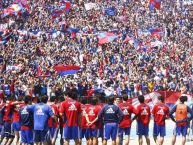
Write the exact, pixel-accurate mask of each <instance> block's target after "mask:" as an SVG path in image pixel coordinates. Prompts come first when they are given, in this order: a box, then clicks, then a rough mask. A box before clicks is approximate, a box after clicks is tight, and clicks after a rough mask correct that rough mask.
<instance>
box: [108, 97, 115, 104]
mask: <svg viewBox="0 0 193 145" xmlns="http://www.w3.org/2000/svg"><path fill="white" fill-rule="evenodd" d="M114 100H115V97H114V96H110V97H109V98H108V99H107V103H108V104H109V105H113V104H114Z"/></svg>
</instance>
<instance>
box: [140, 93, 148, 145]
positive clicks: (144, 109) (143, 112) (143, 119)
mask: <svg viewBox="0 0 193 145" xmlns="http://www.w3.org/2000/svg"><path fill="white" fill-rule="evenodd" d="M138 100H139V102H140V104H139V105H138V106H137V108H136V109H137V116H136V117H137V135H138V137H139V145H142V144H143V138H142V136H143V135H144V136H145V138H146V142H147V145H150V139H149V122H150V117H151V112H150V107H149V106H148V105H147V104H145V103H144V102H145V98H144V96H142V95H140V96H138Z"/></svg>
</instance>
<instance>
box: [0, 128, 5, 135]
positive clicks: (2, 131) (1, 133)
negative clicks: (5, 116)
mask: <svg viewBox="0 0 193 145" xmlns="http://www.w3.org/2000/svg"><path fill="white" fill-rule="evenodd" d="M3 133H4V127H3V125H0V136H2V135H3Z"/></svg>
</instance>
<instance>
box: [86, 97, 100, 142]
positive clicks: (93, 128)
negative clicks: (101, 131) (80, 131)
mask: <svg viewBox="0 0 193 145" xmlns="http://www.w3.org/2000/svg"><path fill="white" fill-rule="evenodd" d="M97 103H98V100H97V98H93V99H92V100H91V105H90V106H89V107H88V111H87V112H88V113H87V116H86V120H87V123H88V125H89V128H88V129H87V130H88V131H87V132H88V137H89V140H88V145H97V144H98V141H97V133H98V130H97V124H96V121H97V119H98V114H99V112H100V110H101V109H100V107H99V106H98V105H97Z"/></svg>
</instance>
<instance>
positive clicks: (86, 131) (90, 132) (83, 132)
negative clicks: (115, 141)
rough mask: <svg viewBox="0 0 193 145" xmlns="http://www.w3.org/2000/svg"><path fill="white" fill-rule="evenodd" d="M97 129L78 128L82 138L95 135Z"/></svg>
mask: <svg viewBox="0 0 193 145" xmlns="http://www.w3.org/2000/svg"><path fill="white" fill-rule="evenodd" d="M97 136H98V135H97V129H92V128H87V129H81V130H80V137H81V139H83V138H84V137H85V138H86V139H88V138H91V137H97Z"/></svg>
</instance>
